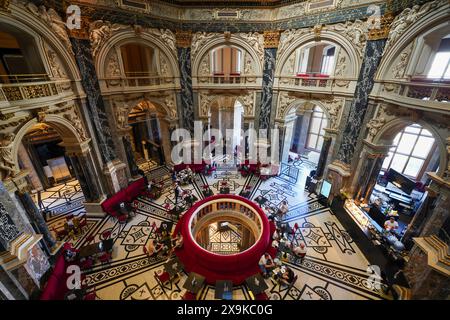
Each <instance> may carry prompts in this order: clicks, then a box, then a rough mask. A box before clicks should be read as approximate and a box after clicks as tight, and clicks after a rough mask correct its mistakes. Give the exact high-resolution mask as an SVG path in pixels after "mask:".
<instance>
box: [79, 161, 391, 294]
mask: <svg viewBox="0 0 450 320" xmlns="http://www.w3.org/2000/svg"><path fill="white" fill-rule="evenodd" d="M299 168H300V176H299V180H298V182H297V184H294V183H290V182H287V181H286V180H284V179H281V178H279V177H275V178H271V179H269V180H266V181H261V180H260V179H259V178H257V177H254V176H248V177H246V178H243V177H241V176H240V175H239V174H238V172H237V171H236V170H235V168H233V167H231V166H230V167H227V168H219V169H218V170H217V172H216V173H214V174H213V175H212V176H209V177H205V176H203V175H198V174H197V175H196V176H195V179H194V181H193V183H192V184H189V185H186V186H183V189H185V190H190V191H191V192H192V193H193V194H194V195H195V196H196V197H197V198H199V199H201V198H203V196H202V193H201V190H202V186H203V185H205V184H209V185H210V186H211V189H212V190H213V192H214V193H218V188H219V181H220V180H226V181H227V182H229V185H230V186H231V193H234V194H239V192H240V191H241V190H244V189H246V187H247V186H251V189H252V193H251V198H252V199H254V198H256V197H257V196H259V195H264V196H265V197H266V198H268V199H270V202H271V203H272V204H273V205H278V204H279V203H280V202H281V201H283V200H286V201H288V204H289V208H290V210H289V212H288V214H287V216H286V218H285V220H286V221H287V222H288V223H289V225H290V226H291V227H293V226H295V225H297V226H298V229H297V230H296V232H295V234H293V235H292V236H291V239H290V240H291V241H294V242H295V243H299V242H304V243H305V244H306V247H307V250H308V251H307V257H306V258H305V259H304V261H303V263H301V262H300V261H297V260H295V259H289V260H288V261H285V262H284V263H286V264H287V265H288V266H290V267H291V268H292V269H293V270H294V272H295V274H296V275H297V276H298V279H297V281H296V283H295V285H294V286H292V287H291V288H290V289H289V290H288V289H287V288H285V287H280V286H279V285H277V284H276V283H274V282H273V280H271V279H267V280H266V282H267V284H268V286H269V289H268V290H267V291H266V293H267V294H268V295H269V297H270V299H275V300H279V299H285V300H339V299H347V300H360V299H373V300H378V299H386V298H387V299H390V298H391V297H386V296H384V295H383V293H382V292H381V290H380V289H379V288H378V287H377V286H376V285H375V286H374V285H373V280H372V279H373V276H372V273H371V272H370V269H368V266H369V263H368V260H367V259H366V258H365V257H364V255H363V254H362V253H361V251H360V250H359V248H358V245H357V244H356V243H354V242H353V240H352V239H351V237H350V236H349V235H348V233H347V232H346V230H344V228H343V227H342V225H341V224H340V223H339V221H338V219H337V218H336V216H335V215H334V214H333V212H332V211H331V210H330V209H328V208H326V207H324V206H322V205H321V204H319V203H318V201H317V198H316V196H315V195H314V194H309V193H307V192H305V191H304V183H305V179H306V175H307V174H308V173H309V171H310V169H311V168H309V167H306V166H299ZM148 177H149V178H151V179H155V180H158V181H162V182H163V183H164V185H165V186H166V188H165V190H164V192H163V195H162V196H161V197H160V198H159V199H158V200H156V201H150V200H148V199H140V200H139V207H138V210H137V215H136V217H134V218H133V219H132V220H131V221H130V222H129V223H127V224H125V225H120V224H118V222H117V220H116V219H115V218H112V217H105V218H95V217H93V218H90V219H89V220H88V221H89V226H88V228H87V230H86V231H85V232H84V234H83V235H82V236H80V237H79V238H78V239H77V240H76V242H75V245H76V246H77V247H82V246H84V245H86V244H88V243H92V242H97V241H99V240H102V239H104V238H105V236H108V235H109V234H110V237H111V238H113V239H114V250H113V259H112V261H111V262H110V263H108V264H103V265H102V264H96V265H94V267H93V268H92V269H89V270H86V271H85V272H84V274H85V277H86V278H85V280H84V281H85V284H86V285H87V286H88V288H89V291H95V292H96V294H97V296H98V297H99V298H100V299H105V300H106V299H112V300H153V299H157V300H161V299H162V300H169V299H181V296H182V295H183V294H184V293H185V289H183V287H182V284H183V283H184V281H185V279H186V278H187V275H186V274H182V275H181V277H180V278H179V279H178V280H177V281H174V282H173V283H171V284H169V285H164V284H162V283H160V282H158V281H157V280H156V277H155V273H159V272H161V271H162V270H163V264H164V262H165V261H166V258H163V257H157V258H148V257H147V256H146V255H145V254H144V251H143V247H144V245H147V244H148V242H149V241H150V240H152V239H155V238H156V234H155V230H156V228H157V227H158V226H159V225H160V224H161V223H162V222H163V221H168V222H175V221H174V220H173V217H172V216H170V215H169V214H168V213H167V210H166V209H165V207H164V204H166V203H174V193H173V190H172V188H171V178H170V172H169V170H168V169H167V168H165V167H158V168H155V169H152V170H151V171H149V172H148ZM198 298H199V299H214V287H213V286H209V285H205V286H204V287H203V288H202V290H201V291H200V293H199V295H198ZM233 299H234V300H243V299H250V295H249V291H248V288H247V287H246V286H245V285H241V286H236V287H234V289H233Z"/></svg>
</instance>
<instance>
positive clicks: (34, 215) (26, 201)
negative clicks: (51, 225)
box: [16, 191, 56, 254]
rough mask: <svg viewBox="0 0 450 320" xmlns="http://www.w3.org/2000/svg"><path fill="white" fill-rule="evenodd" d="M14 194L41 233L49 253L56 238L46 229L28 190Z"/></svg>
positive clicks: (45, 224)
mask: <svg viewBox="0 0 450 320" xmlns="http://www.w3.org/2000/svg"><path fill="white" fill-rule="evenodd" d="M16 195H17V197H18V198H19V200H20V202H21V204H22V206H23V208H24V209H25V212H26V213H27V215H28V218H29V219H30V221H31V223H33V224H34V225H35V226H36V229H37V230H36V231H37V233H40V234H42V235H43V237H44V240H45V243H46V245H47V248H48V249H49V252H48V253H49V254H50V253H51V249H52V248H53V246H54V245H55V244H56V240H55V238H53V235H52V234H51V233H50V230H49V229H48V226H47V223H46V222H45V219H44V217H43V216H42V213H41V212H40V211H39V209H38V208H37V207H36V204H35V203H34V201H33V199H32V198H31V196H30V194H29V193H28V192H26V191H16Z"/></svg>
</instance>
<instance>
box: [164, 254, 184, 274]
mask: <svg viewBox="0 0 450 320" xmlns="http://www.w3.org/2000/svg"><path fill="white" fill-rule="evenodd" d="M183 268H184V265H183V264H182V263H181V262H180V260H178V257H175V258H174V259H171V260H169V261H168V262H166V263H165V264H164V270H166V271H167V273H168V274H169V275H170V277H171V278H172V277H175V276H176V275H177V274H178V273H180V272H181V271H183Z"/></svg>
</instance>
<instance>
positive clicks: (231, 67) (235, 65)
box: [212, 47, 242, 76]
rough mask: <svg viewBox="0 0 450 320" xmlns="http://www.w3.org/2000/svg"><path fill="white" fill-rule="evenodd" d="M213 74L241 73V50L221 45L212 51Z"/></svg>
mask: <svg viewBox="0 0 450 320" xmlns="http://www.w3.org/2000/svg"><path fill="white" fill-rule="evenodd" d="M212 60H213V63H212V65H213V73H214V75H225V76H228V75H239V74H240V73H241V65H242V62H241V61H242V52H241V50H239V49H237V48H234V47H221V48H218V49H216V50H214V51H213V53H212Z"/></svg>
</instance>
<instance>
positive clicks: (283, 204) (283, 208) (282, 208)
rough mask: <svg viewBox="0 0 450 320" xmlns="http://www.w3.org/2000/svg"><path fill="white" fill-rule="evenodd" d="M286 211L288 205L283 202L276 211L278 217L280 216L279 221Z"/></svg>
mask: <svg viewBox="0 0 450 320" xmlns="http://www.w3.org/2000/svg"><path fill="white" fill-rule="evenodd" d="M288 211H289V207H288V203H287V201H286V200H285V201H283V202H281V205H280V208H279V209H278V215H279V216H280V219H283V218H284V216H285V215H286V214H287V212H288Z"/></svg>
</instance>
